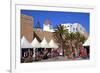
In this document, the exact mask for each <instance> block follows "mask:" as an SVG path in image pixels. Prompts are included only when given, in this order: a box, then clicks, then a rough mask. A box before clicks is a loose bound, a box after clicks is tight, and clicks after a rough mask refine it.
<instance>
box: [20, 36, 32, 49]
mask: <svg viewBox="0 0 100 73" xmlns="http://www.w3.org/2000/svg"><path fill="white" fill-rule="evenodd" d="M21 48H33V47H32V45H31V44H30V43H29V42H28V40H27V39H26V38H25V37H24V36H23V37H22V39H21Z"/></svg>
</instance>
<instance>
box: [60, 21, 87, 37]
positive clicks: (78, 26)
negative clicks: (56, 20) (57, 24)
mask: <svg viewBox="0 0 100 73" xmlns="http://www.w3.org/2000/svg"><path fill="white" fill-rule="evenodd" d="M61 25H64V26H65V27H66V28H65V29H67V30H68V31H69V32H80V33H81V34H83V35H84V36H86V37H88V33H87V32H86V29H85V28H84V27H83V26H82V25H81V24H79V23H73V24H71V23H66V24H61Z"/></svg>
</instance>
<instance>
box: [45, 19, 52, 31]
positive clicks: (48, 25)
mask: <svg viewBox="0 0 100 73" xmlns="http://www.w3.org/2000/svg"><path fill="white" fill-rule="evenodd" d="M43 31H48V32H54V29H53V28H52V25H51V22H50V21H49V20H45V21H44V24H43Z"/></svg>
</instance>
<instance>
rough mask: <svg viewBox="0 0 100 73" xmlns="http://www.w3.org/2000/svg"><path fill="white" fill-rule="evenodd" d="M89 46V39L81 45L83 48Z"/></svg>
mask: <svg viewBox="0 0 100 73" xmlns="http://www.w3.org/2000/svg"><path fill="white" fill-rule="evenodd" d="M89 45H90V38H88V39H87V40H86V41H85V43H84V44H83V46H89Z"/></svg>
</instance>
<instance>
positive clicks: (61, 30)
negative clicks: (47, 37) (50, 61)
mask: <svg viewBox="0 0 100 73" xmlns="http://www.w3.org/2000/svg"><path fill="white" fill-rule="evenodd" d="M67 32H68V30H66V28H65V27H64V26H63V25H59V26H57V29H56V30H55V35H54V37H55V39H56V40H57V41H58V42H59V43H60V45H61V49H62V54H63V56H64V48H63V44H65V34H66V33H67Z"/></svg>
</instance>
